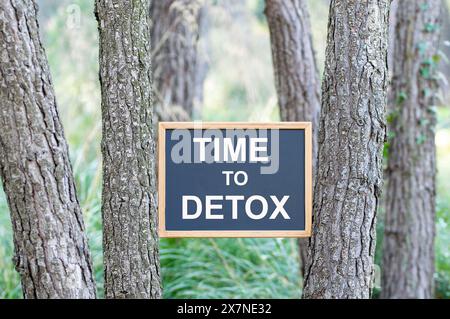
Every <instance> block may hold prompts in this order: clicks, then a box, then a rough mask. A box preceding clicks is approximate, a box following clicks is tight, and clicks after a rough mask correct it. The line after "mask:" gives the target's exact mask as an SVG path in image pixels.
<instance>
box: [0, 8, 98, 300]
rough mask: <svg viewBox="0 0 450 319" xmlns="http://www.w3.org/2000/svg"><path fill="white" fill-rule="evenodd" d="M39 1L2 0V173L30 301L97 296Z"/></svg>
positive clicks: (17, 256) (18, 261) (18, 266)
mask: <svg viewBox="0 0 450 319" xmlns="http://www.w3.org/2000/svg"><path fill="white" fill-rule="evenodd" d="M36 7H37V6H36V4H35V3H34V2H33V1H10V0H2V2H1V3H0V52H1V53H0V105H1V106H0V127H1V132H0V173H1V177H2V181H3V187H4V190H5V192H6V195H7V198H8V204H9V208H10V213H11V221H12V226H13V231H14V250H15V256H14V263H15V266H16V269H17V271H18V272H19V274H20V278H21V282H22V289H23V294H24V297H25V298H95V294H96V293H95V283H94V279H93V276H92V266H91V258H90V254H89V249H88V241H87V238H86V235H85V227H84V223H83V216H82V213H81V209H80V205H79V203H78V199H77V195H76V190H75V183H74V179H73V175H72V168H71V165H70V161H69V154H68V146H67V143H66V140H65V138H64V132H63V128H62V125H61V121H60V119H59V115H58V111H57V107H56V101H55V94H54V91H53V86H52V82H51V78H50V71H49V67H48V63H47V58H46V56H45V53H44V48H43V47H42V44H41V41H40V39H39V26H38V22H37V18H36V15H37V8H36Z"/></svg>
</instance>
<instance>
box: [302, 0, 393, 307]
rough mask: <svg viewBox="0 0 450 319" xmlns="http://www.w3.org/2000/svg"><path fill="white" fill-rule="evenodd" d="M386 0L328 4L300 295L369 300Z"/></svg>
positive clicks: (381, 140) (378, 188) (379, 167)
mask: <svg viewBox="0 0 450 319" xmlns="http://www.w3.org/2000/svg"><path fill="white" fill-rule="evenodd" d="M389 6H390V1H389V0H377V1H375V0H364V1H356V0H332V1H331V4H330V15H329V24H328V39H327V50H326V62H325V71H324V79H323V84H322V110H321V117H320V126H319V137H318V143H319V154H318V162H317V173H316V184H315V189H314V204H313V207H314V213H315V216H314V220H313V235H312V237H311V241H310V250H311V253H310V260H309V265H308V267H307V269H306V276H305V288H304V290H303V296H304V297H305V298H369V297H370V294H371V288H372V282H373V269H374V267H373V257H374V252H375V217H376V211H377V206H378V201H379V197H380V193H381V187H382V148H383V143H384V137H385V119H384V115H385V108H386V85H387V65H386V60H387V56H386V53H387V52H386V48H387V42H388V19H389Z"/></svg>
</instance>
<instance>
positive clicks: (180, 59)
mask: <svg viewBox="0 0 450 319" xmlns="http://www.w3.org/2000/svg"><path fill="white" fill-rule="evenodd" d="M203 2H204V0H194V1H192V0H166V1H152V3H151V7H150V15H151V20H152V28H151V43H152V44H151V45H152V54H153V76H154V88H153V90H154V96H155V98H156V101H155V102H156V106H157V108H160V109H161V111H160V112H165V111H166V110H167V109H169V110H167V112H170V108H171V107H172V106H175V107H182V108H183V109H184V110H185V111H186V113H187V114H188V115H189V116H190V117H193V115H194V113H195V112H197V111H199V107H200V104H201V102H202V100H203V81H204V77H205V73H206V66H205V63H204V61H203V60H202V59H201V56H200V55H199V54H198V39H199V35H200V33H201V31H202V29H203V28H204V22H205V18H204V16H205V15H204V3H203ZM158 113H159V112H158Z"/></svg>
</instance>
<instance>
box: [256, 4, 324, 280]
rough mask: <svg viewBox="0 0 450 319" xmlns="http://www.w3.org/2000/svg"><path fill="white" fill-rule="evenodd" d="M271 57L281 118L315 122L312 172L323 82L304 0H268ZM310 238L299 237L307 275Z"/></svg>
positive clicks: (303, 264) (302, 260)
mask: <svg viewBox="0 0 450 319" xmlns="http://www.w3.org/2000/svg"><path fill="white" fill-rule="evenodd" d="M265 14H266V16H267V21H268V24H269V30H270V39H271V46H272V60H273V64H274V73H275V83H276V90H277V94H278V104H279V107H280V114H281V120H283V121H308V122H312V124H313V171H315V166H316V165H315V162H316V157H317V125H318V121H319V113H320V81H319V76H318V72H317V66H316V60H315V56H314V49H313V43H312V38H311V37H312V33H311V25H310V22H309V14H308V9H307V7H306V3H305V1H304V0H287V1H284V0H266V8H265ZM308 243H309V239H299V252H300V266H301V273H302V276H304V269H305V265H306V264H307V251H308Z"/></svg>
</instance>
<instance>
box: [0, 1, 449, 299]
mask: <svg viewBox="0 0 450 319" xmlns="http://www.w3.org/2000/svg"><path fill="white" fill-rule="evenodd" d="M446 1H447V2H448V4H450V0H446ZM307 2H308V5H309V12H310V19H311V25H312V32H313V40H314V47H315V50H316V60H317V64H318V66H319V69H320V74H322V69H323V63H324V53H325V42H326V29H327V21H328V20H327V19H328V1H327V0H309V1H307ZM38 3H39V21H40V32H41V38H42V41H43V43H44V47H45V49H46V53H47V57H48V60H49V64H50V68H51V73H52V78H53V84H54V88H55V91H56V97H57V102H58V107H59V112H60V115H61V117H62V121H63V124H64V129H65V134H66V138H67V140H68V143H69V146H70V155H71V159H72V165H73V169H74V174H75V178H76V183H77V189H78V196H79V200H80V203H81V205H82V209H83V213H84V216H85V222H86V224H87V233H88V237H89V241H90V248H91V252H92V256H93V261H94V267H95V276H96V280H97V285H98V292H99V297H102V296H103V291H102V289H103V269H102V268H103V266H102V234H101V211H100V208H101V205H100V204H101V197H100V196H101V154H100V139H101V109H100V85H99V81H98V34H97V22H96V20H95V17H94V14H93V11H94V1H88V0H76V1H73V0H72V1H69V0H40V1H38ZM263 10H264V0H241V1H238V0H233V1H225V0H210V1H208V7H207V15H208V18H207V26H206V28H205V31H204V32H203V33H202V34H201V37H200V43H199V50H200V54H201V55H202V57H203V58H204V60H205V61H206V63H207V73H206V79H205V82H204V96H203V103H202V107H201V108H200V109H197V110H196V112H195V113H194V114H196V115H195V118H194V119H195V120H204V121H278V120H279V112H278V106H277V98H276V93H275V87H274V81H273V69H272V60H271V51H270V42H269V40H270V39H269V30H268V27H267V22H266V18H265V16H264V14H263ZM445 18H446V20H447V23H445V24H444V30H442V36H441V37H442V41H441V49H442V50H443V51H444V53H445V52H447V51H448V44H449V41H450V27H449V25H448V20H449V19H448V13H447V12H446V13H445ZM447 55H448V53H447ZM444 60H446V59H444ZM442 64H443V67H442V78H443V84H444V93H445V91H448V87H447V86H446V80H445V79H446V78H448V77H449V74H448V73H449V72H448V70H449V66H448V62H446V61H443V63H442ZM442 101H447V102H442V105H440V106H439V107H438V111H437V112H438V113H437V114H438V127H437V131H436V145H437V159H438V175H437V218H436V231H437V237H436V245H435V255H436V273H435V281H436V297H437V298H450V108H449V107H448V102H450V101H449V100H448V99H446V98H445V97H444V98H443V99H442ZM0 188H1V186H0ZM378 216H379V217H378V239H377V254H376V259H375V264H376V265H377V266H376V271H377V273H376V286H375V291H374V297H375V298H376V297H377V296H378V292H379V288H380V287H379V275H380V262H381V251H380V248H381V242H382V240H383V238H382V235H383V211H382V210H381V211H380V212H379V215H378ZM12 257H13V241H12V230H11V222H10V218H9V211H8V206H7V202H6V199H5V196H4V193H3V191H0V298H21V297H22V292H21V287H20V280H19V275H18V274H17V273H16V271H15V270H14V267H13V263H12ZM161 268H162V274H163V287H164V297H165V298H299V297H300V296H301V285H302V278H301V275H300V271H299V257H298V246H297V242H296V240H295V239H242V238H238V239H208V238H204V239H162V240H161Z"/></svg>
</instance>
